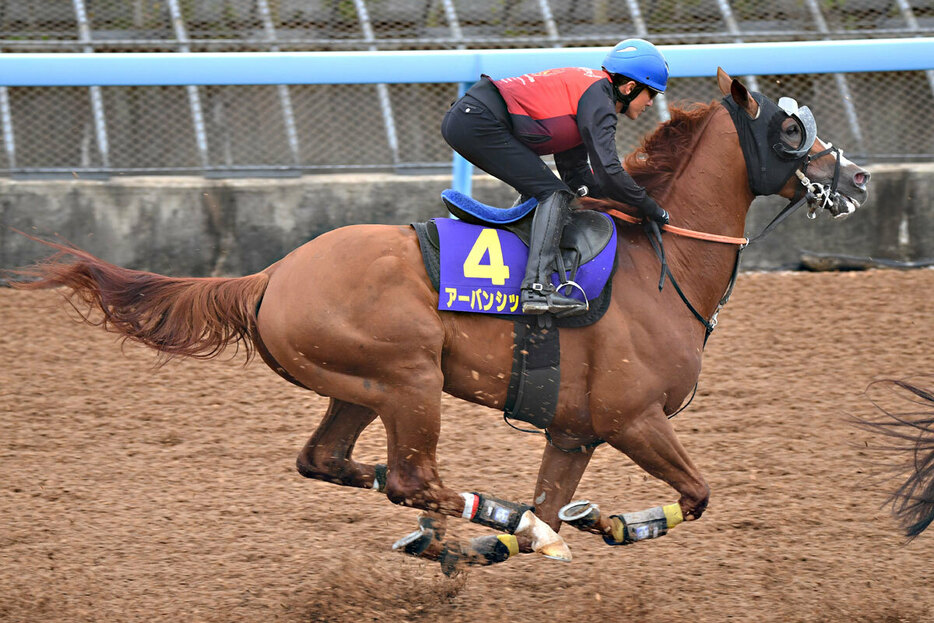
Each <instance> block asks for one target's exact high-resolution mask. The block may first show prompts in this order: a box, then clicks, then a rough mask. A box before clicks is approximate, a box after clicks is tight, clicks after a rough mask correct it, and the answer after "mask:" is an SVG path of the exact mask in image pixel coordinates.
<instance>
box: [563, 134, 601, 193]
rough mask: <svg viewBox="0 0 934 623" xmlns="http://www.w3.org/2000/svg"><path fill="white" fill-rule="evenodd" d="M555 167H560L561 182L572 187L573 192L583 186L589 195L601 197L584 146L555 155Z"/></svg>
mask: <svg viewBox="0 0 934 623" xmlns="http://www.w3.org/2000/svg"><path fill="white" fill-rule="evenodd" d="M554 157H555V166H557V167H558V175H560V176H561V180H562V181H563V182H564V183H565V184H567V185H568V187H570V189H571V190H572V191H573V192H577V189H578V188H580V187H581V186H586V187H587V190H588V193H587V194H588V195H590V196H591V197H599V196H601V194H600V188H599V186H597V181H596V180H595V179H594V177H593V172H592V171H591V170H590V163H589V162H588V161H587V147H585V146H584V145H583V144H581V145H578V146H577V147H572V148H571V149H568V150H567V151H562V152H559V153H557V154H555V156H554Z"/></svg>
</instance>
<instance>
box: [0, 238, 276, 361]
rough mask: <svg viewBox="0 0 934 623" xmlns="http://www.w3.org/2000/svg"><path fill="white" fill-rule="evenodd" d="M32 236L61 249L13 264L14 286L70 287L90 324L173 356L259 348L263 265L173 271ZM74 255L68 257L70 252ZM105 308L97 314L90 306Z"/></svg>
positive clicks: (70, 297)
mask: <svg viewBox="0 0 934 623" xmlns="http://www.w3.org/2000/svg"><path fill="white" fill-rule="evenodd" d="M24 235H26V236H28V237H29V238H31V239H33V240H36V241H37V242H41V243H42V244H45V245H46V246H49V247H52V248H53V249H55V250H56V253H55V254H54V255H52V256H51V257H49V258H48V259H46V260H44V261H42V262H38V263H36V264H34V265H32V266H30V267H27V268H23V269H20V270H16V271H12V272H13V273H14V274H15V275H17V276H18V277H19V279H18V280H16V281H14V282H12V283H11V285H12V286H13V287H15V288H20V289H25V290H38V289H44V288H55V287H62V286H63V287H66V288H69V289H70V290H71V291H70V292H69V293H67V294H66V298H67V299H68V301H69V302H70V303H71V305H72V306H73V307H74V308H75V309H76V310H77V311H78V313H79V314H80V315H81V317H82V318H83V319H84V320H85V321H87V322H88V323H90V324H93V325H97V326H101V327H103V328H104V329H106V330H107V331H110V332H112V333H116V334H118V335H121V336H122V337H123V339H124V340H132V341H135V342H140V343H142V344H145V345H146V346H150V347H152V348H154V349H156V350H158V351H159V352H160V353H162V355H164V359H163V362H164V361H167V360H169V359H171V358H173V357H176V356H182V357H195V358H199V359H210V358H213V357H217V356H218V355H220V354H221V353H222V352H223V351H224V350H225V349H226V348H227V347H228V346H231V345H237V346H239V345H240V344H241V343H242V344H243V346H244V348H245V350H246V355H247V359H249V358H250V357H252V355H253V354H254V353H255V344H254V341H253V339H254V335H255V331H256V315H257V307H258V305H259V302H260V300H261V299H262V296H263V293H264V292H265V290H266V285H267V284H268V282H269V275H268V274H267V273H266V272H260V273H256V274H254V275H248V276H246V277H239V278H228V279H224V278H196V277H189V278H176V277H166V276H164V275H157V274H155V273H149V272H143V271H138V270H130V269H127V268H121V267H119V266H115V265H114V264H110V263H108V262H105V261H103V260H101V259H99V258H97V257H94V256H93V255H91V254H90V253H87V252H86V251H82V250H81V249H78V248H77V247H73V246H71V245H66V244H60V243H56V242H50V241H47V240H42V239H39V238H35V237H33V236H29V235H28V234H24ZM69 256H70V257H71V258H72V259H66V258H68V257H69ZM95 309H98V310H100V311H101V312H103V318H102V319H96V318H95V316H96V315H97V314H93V313H92V312H93V310H95Z"/></svg>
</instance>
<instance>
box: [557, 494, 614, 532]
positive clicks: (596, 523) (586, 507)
mask: <svg viewBox="0 0 934 623" xmlns="http://www.w3.org/2000/svg"><path fill="white" fill-rule="evenodd" d="M558 519H560V520H561V521H563V522H564V523H566V524H568V525H569V526H573V527H575V528H577V529H578V530H583V531H584V532H593V533H595V534H602V533H603V530H601V522H600V508H599V507H598V506H597V505H596V504H594V503H593V502H590V501H589V500H583V501H580V502H571V503H570V504H565V505H564V506H562V507H561V510H560V511H558Z"/></svg>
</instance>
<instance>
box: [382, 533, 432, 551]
mask: <svg viewBox="0 0 934 623" xmlns="http://www.w3.org/2000/svg"><path fill="white" fill-rule="evenodd" d="M434 540H435V533H434V531H433V530H423V529H421V528H419V529H418V530H416V531H415V532H412V533H411V534H407V535H406V536H404V537H402V538H401V539H399V540H398V541H396V542H395V543H393V544H392V549H393V551H397V552H402V553H403V554H408V555H409V556H421V555H422V554H424V553H425V552H426V551H427V550H428V548H429V547H430V546H431V544H432V542H433V541H434Z"/></svg>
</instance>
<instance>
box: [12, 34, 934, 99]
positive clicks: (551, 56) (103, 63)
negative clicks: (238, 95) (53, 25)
mask: <svg viewBox="0 0 934 623" xmlns="http://www.w3.org/2000/svg"><path fill="white" fill-rule="evenodd" d="M659 47H660V49H661V50H662V52H663V53H664V55H665V58H666V59H667V60H668V64H669V67H670V68H671V75H672V77H675V78H685V77H699V76H714V75H716V73H717V67H718V66H721V67H723V68H724V69H725V70H727V71H728V72H729V73H731V74H734V75H762V74H800V73H849V72H864V71H902V70H908V71H911V70H927V69H934V37H919V38H915V39H871V40H860V41H798V42H784V43H725V44H709V45H669V46H659ZM605 54H606V48H605V47H600V48H549V49H534V50H432V51H405V52H224V53H173V52H164V53H156V52H153V53H145V52H140V53H123V54H85V53H61V54H29V53H24V54H0V86H8V87H13V86H149V85H163V86H168V85H243V84H361V83H386V84H400V83H414V82H473V81H475V80H476V79H477V78H478V77H479V75H480V74H481V73H486V74H490V75H493V76H513V75H519V74H523V73H528V72H533V71H541V70H544V69H549V68H552V67H594V68H599V67H600V62H601V61H602V60H603V56H604V55H605Z"/></svg>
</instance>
